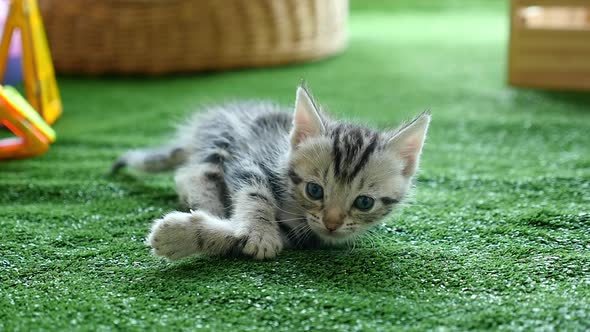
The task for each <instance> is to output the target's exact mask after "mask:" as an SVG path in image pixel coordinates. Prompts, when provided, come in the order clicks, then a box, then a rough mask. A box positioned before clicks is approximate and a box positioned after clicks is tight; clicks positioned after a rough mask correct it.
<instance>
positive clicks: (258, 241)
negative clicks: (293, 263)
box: [242, 233, 283, 260]
mask: <svg viewBox="0 0 590 332" xmlns="http://www.w3.org/2000/svg"><path fill="white" fill-rule="evenodd" d="M281 250H283V242H282V241H281V237H280V236H279V234H278V233H277V234H260V235H259V234H256V235H250V237H249V238H248V240H247V241H246V244H245V245H244V249H242V253H244V254H245V255H248V256H251V257H253V258H254V259H259V260H263V259H272V258H275V257H277V255H278V254H279V253H280V252H281Z"/></svg>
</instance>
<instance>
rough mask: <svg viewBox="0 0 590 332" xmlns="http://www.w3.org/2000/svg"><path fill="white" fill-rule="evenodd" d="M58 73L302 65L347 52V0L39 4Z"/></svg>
mask: <svg viewBox="0 0 590 332" xmlns="http://www.w3.org/2000/svg"><path fill="white" fill-rule="evenodd" d="M39 4H40V8H41V12H42V15H43V20H44V23H45V27H46V32H47V38H48V40H49V45H50V48H51V52H52V56H53V61H54V65H55V68H56V70H57V71H58V72H61V73H77V74H153V75H158V74H165V73H174V72H194V71H209V70H221V69H231V68H243V67H263V66H274V65H281V64H287V63H294V62H303V61H309V60H315V59H319V58H323V57H326V56H329V55H333V54H336V53H338V52H340V51H342V50H344V48H345V47H346V43H347V20H348V0H39Z"/></svg>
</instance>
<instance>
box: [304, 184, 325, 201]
mask: <svg viewBox="0 0 590 332" xmlns="http://www.w3.org/2000/svg"><path fill="white" fill-rule="evenodd" d="M305 192H306V193H307V196H309V198H311V199H313V200H315V201H317V200H320V199H322V198H324V188H322V186H320V185H319V184H317V183H314V182H308V183H307V186H305Z"/></svg>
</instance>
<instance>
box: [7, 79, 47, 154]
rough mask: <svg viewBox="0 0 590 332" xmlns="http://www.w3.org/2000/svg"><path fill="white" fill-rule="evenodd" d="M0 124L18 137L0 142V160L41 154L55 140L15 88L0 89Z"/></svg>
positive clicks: (41, 119)
mask: <svg viewBox="0 0 590 332" xmlns="http://www.w3.org/2000/svg"><path fill="white" fill-rule="evenodd" d="M0 122H1V123H2V124H4V126H6V127H7V128H8V129H10V131H12V132H13V133H14V134H15V135H16V136H17V137H14V138H5V139H0V160H2V159H15V158H26V157H32V156H36V155H39V154H42V153H44V152H45V151H47V149H49V144H50V143H51V142H54V141H55V131H54V130H53V129H52V128H51V127H49V125H48V124H47V123H46V122H45V121H44V120H43V118H41V117H40V116H39V114H37V112H35V110H34V109H33V108H32V107H31V105H29V103H27V101H26V100H25V99H24V98H23V97H21V95H20V94H19V93H18V92H17V91H16V90H15V89H14V88H11V87H4V88H3V87H1V86H0Z"/></svg>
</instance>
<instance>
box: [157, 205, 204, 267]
mask: <svg viewBox="0 0 590 332" xmlns="http://www.w3.org/2000/svg"><path fill="white" fill-rule="evenodd" d="M206 217H207V216H205V215H203V214H200V213H197V212H193V213H184V212H172V213H169V214H167V215H165V216H164V218H162V219H157V220H155V221H154V224H153V225H152V230H151V232H150V234H149V235H148V237H147V240H146V243H147V244H148V245H149V246H150V247H152V249H153V250H152V252H153V254H154V255H156V256H162V257H166V258H168V259H170V260H177V259H181V258H183V257H187V256H190V255H192V254H194V253H196V252H197V251H198V243H197V239H198V234H197V232H198V226H197V224H198V223H199V222H201V221H202V219H203V218H206Z"/></svg>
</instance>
